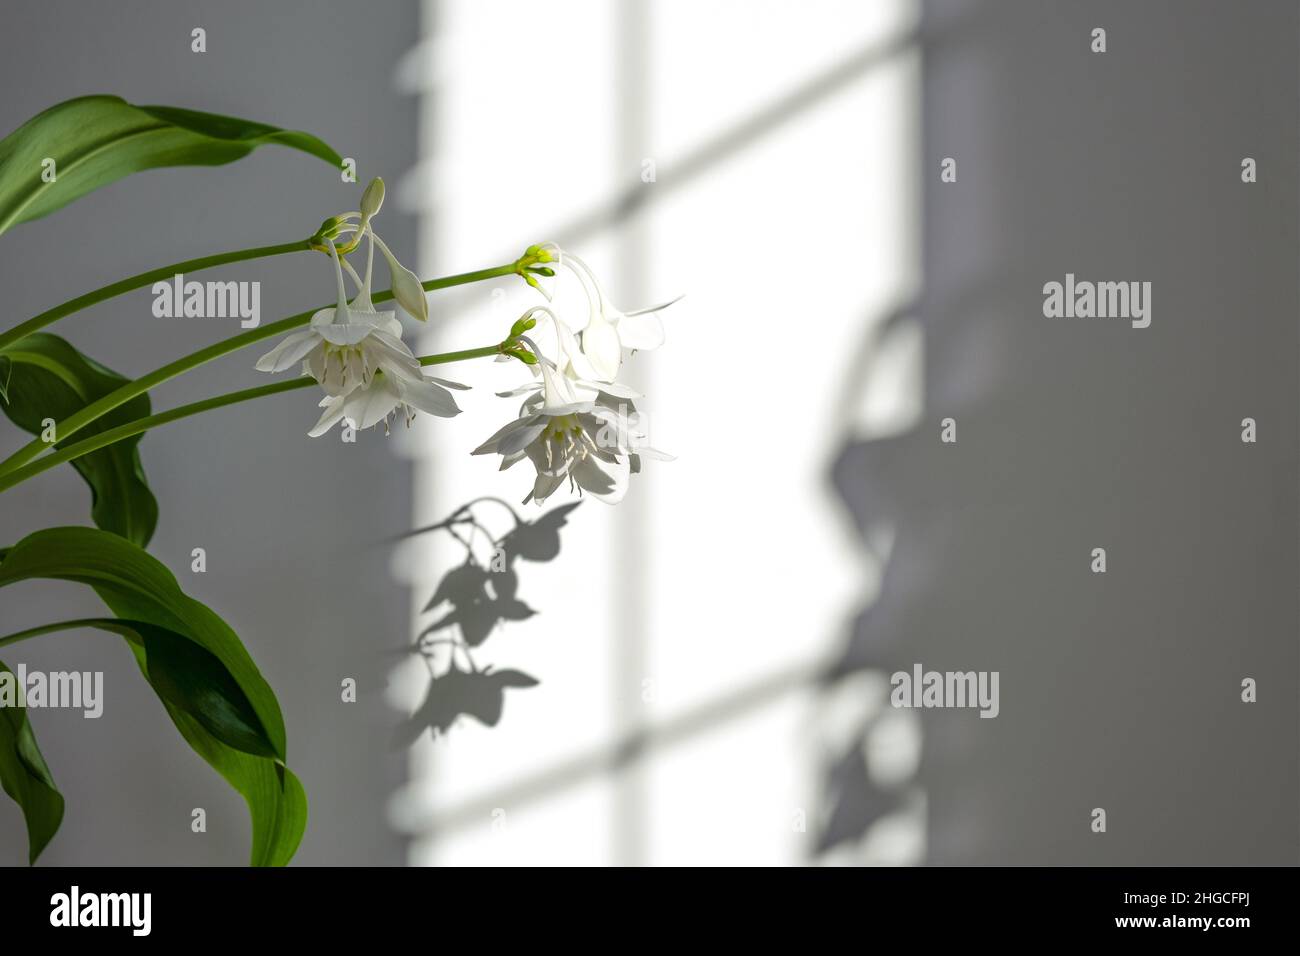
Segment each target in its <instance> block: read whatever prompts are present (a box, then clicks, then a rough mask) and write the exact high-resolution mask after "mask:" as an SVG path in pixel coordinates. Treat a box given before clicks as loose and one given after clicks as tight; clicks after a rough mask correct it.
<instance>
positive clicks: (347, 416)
mask: <svg viewBox="0 0 1300 956" xmlns="http://www.w3.org/2000/svg"><path fill="white" fill-rule="evenodd" d="M379 201H380V202H382V196H381V198H380V200H379ZM363 205H365V204H364V203H363ZM375 208H376V209H377V206H376V207H375ZM365 230H366V233H367V235H368V236H369V238H370V243H369V246H368V254H367V260H366V275H365V278H364V280H363V279H360V278H359V277H358V276H357V275H356V272H355V271H354V270H353V269H352V266H351V265H350V264H348V263H347V261H346V260H345V259H343V258H342V257H341V256H340V255H339V254H338V249H337V247H336V246H335V244H334V240H333V239H332V238H326V240H325V241H326V243H327V244H328V246H329V251H330V257H331V259H332V260H333V262H334V274H335V279H336V283H337V288H338V302H337V304H336V305H333V306H330V307H328V308H324V309H321V310H320V311H319V312H317V313H316V314H315V315H313V316H312V317H311V322H310V324H309V325H308V327H307V328H306V329H304V330H303V331H301V332H294V333H292V334H290V335H289V336H288V337H287V338H285V339H284V340H283V341H282V342H280V344H279V345H277V346H276V347H275V348H273V349H271V351H269V352H267V353H266V354H265V355H263V356H262V357H261V358H260V359H258V362H257V368H258V370H260V371H263V372H282V371H285V370H286V369H288V368H291V367H292V366H293V365H294V364H296V363H298V362H301V363H302V369H303V372H304V373H305V374H309V375H311V376H312V377H313V378H315V379H316V381H317V382H318V383H320V385H321V387H322V388H323V389H324V390H325V397H324V399H322V400H321V403H320V404H321V407H322V408H324V409H325V410H324V412H323V413H322V414H321V417H320V420H319V421H317V423H316V425H315V427H313V428H312V429H311V431H310V432H308V434H309V435H311V436H312V437H317V436H319V435H323V434H325V432H327V431H329V429H331V428H332V427H334V425H335V424H337V423H338V422H340V421H345V422H347V423H348V424H350V425H351V426H352V427H353V428H357V429H362V428H369V427H370V426H371V425H375V424H378V423H379V422H381V421H382V422H384V428H385V430H387V428H388V419H389V417H390V416H392V415H393V414H394V413H395V412H396V413H398V414H400V415H402V416H403V417H404V418H405V420H406V423H407V424H408V425H409V424H410V422H411V420H412V418H413V417H414V416H415V412H416V411H417V410H418V411H424V412H428V413H429V414H430V415H436V416H438V417H440V418H450V417H452V416H454V415H457V414H459V413H460V409H459V408H458V407H457V405H456V401H455V399H454V398H452V395H451V393H450V392H448V391H447V388H446V387H444V386H447V387H451V388H464V386H462V385H458V384H456V383H454V382H447V381H444V380H442V379H434V378H427V377H425V376H424V374H423V371H422V369H421V366H420V362H419V359H417V358H416V357H415V355H414V354H413V353H412V352H411V350H410V349H409V348H407V347H406V345H405V344H404V343H403V342H402V326H401V323H400V322H398V321H397V317H396V314H395V313H394V312H392V311H383V312H381V311H379V310H377V309H376V308H375V306H374V304H373V303H372V301H371V298H370V282H371V276H372V274H373V266H374V247H375V239H374V236H373V234H372V233H370V231H369V226H368V225H367V226H366V227H365ZM345 265H346V267H347V269H348V272H349V273H350V274H351V276H352V278H353V280H354V281H356V283H357V285H358V287H359V289H358V292H357V295H356V297H355V298H354V299H353V300H352V301H351V302H348V300H347V295H346V291H345V289H344V285H343V268H344V266H345ZM417 285H418V282H417ZM421 301H423V290H421Z"/></svg>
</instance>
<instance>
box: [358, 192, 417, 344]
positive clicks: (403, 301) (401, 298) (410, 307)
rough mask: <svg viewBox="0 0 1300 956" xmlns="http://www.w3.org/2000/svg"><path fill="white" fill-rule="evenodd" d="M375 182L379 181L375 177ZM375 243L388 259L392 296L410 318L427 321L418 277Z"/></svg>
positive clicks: (386, 247)
mask: <svg viewBox="0 0 1300 956" xmlns="http://www.w3.org/2000/svg"><path fill="white" fill-rule="evenodd" d="M375 182H380V181H379V180H378V179H376V180H375ZM382 192H383V184H382V183H380V193H381V195H382ZM371 235H372V236H373V235H374V233H373V232H371ZM376 239H378V237H377V236H376ZM376 244H377V245H378V246H379V251H380V252H382V253H383V254H384V258H385V259H387V260H388V272H389V274H390V275H391V276H392V277H393V298H394V299H395V300H397V304H398V305H400V306H401V307H402V308H403V309H405V310H406V311H407V312H408V313H409V314H410V315H411V317H412V318H415V319H419V320H420V321H421V322H428V321H429V300H428V299H427V298H426V297H425V295H424V287H423V286H422V285H420V277H419V276H417V275H416V274H415V273H414V272H412V271H411V270H410V269H408V268H406V266H404V265H402V264H401V263H400V262H398V261H397V257H396V256H394V255H393V254H392V253H391V252H389V251H388V246H387V245H385V244H384V243H383V242H376Z"/></svg>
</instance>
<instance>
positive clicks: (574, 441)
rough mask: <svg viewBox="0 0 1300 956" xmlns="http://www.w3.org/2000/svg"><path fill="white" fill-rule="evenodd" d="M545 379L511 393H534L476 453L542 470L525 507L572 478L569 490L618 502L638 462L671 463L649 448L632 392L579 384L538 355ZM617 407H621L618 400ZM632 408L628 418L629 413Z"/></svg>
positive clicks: (506, 465)
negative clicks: (659, 460)
mask: <svg viewBox="0 0 1300 956" xmlns="http://www.w3.org/2000/svg"><path fill="white" fill-rule="evenodd" d="M529 345H530V346H531V347H532V348H533V350H534V352H535V353H536V354H538V357H539V361H538V364H537V366H536V367H537V368H538V369H539V370H540V375H541V379H540V381H538V382H534V383H532V384H530V385H526V386H524V387H523V388H521V389H517V390H516V391H515V392H513V393H504V394H507V395H509V394H515V395H518V394H524V393H529V397H528V398H526V399H525V400H524V403H523V406H522V407H521V408H520V412H519V417H518V418H516V419H515V420H514V421H512V422H510V423H509V424H508V425H506V426H505V427H504V428H502V429H500V430H499V431H498V432H497V433H496V434H494V435H493V436H492V437H491V438H489V439H488V440H487V441H486V442H484V443H483V444H482V445H480V446H479V447H478V448H476V449H475V450H474V452H473V454H475V455H486V454H499V455H500V456H501V469H502V470H503V471H504V470H505V469H507V468H509V467H510V466H511V465H514V464H515V463H516V462H519V461H522V460H523V459H525V458H527V459H528V460H529V461H530V462H531V463H532V465H533V468H534V470H535V471H536V472H537V477H536V479H535V481H534V483H533V490H532V491H531V492H529V494H528V496H527V497H525V498H524V502H525V503H527V502H528V501H536V502H538V503H539V504H540V503H541V502H543V501H545V500H546V499H547V498H548V497H550V496H551V495H552V494H553V493H554V492H555V491H556V490H557V489H559V488H560V487H561V486H562V485H563V484H564V483H565V480H566V479H567V480H568V483H569V487H570V489H571V490H578V491H579V492H580V493H581V492H586V493H588V494H590V495H592V496H593V497H594V498H597V499H599V500H600V501H604V502H605V503H607V504H616V503H617V502H619V501H621V500H622V499H623V495H624V494H625V493H626V492H627V483H628V476H629V475H631V474H633V473H635V472H638V471H640V468H641V457H642V456H643V455H644V456H646V457H655V458H667V457H668V456H667V455H664V454H663V453H662V452H659V451H656V450H655V449H652V448H649V447H647V446H646V445H645V444H644V442H645V435H644V433H643V432H642V431H641V429H640V427H639V422H640V417H639V416H638V415H637V414H636V410H635V407H634V406H632V405H631V402H630V399H629V398H628V397H627V396H628V394H634V393H628V392H627V390H625V389H623V388H622V387H621V386H617V387H616V386H613V385H612V383H609V387H610V388H614V389H616V390H617V391H618V393H619V394H617V395H614V394H610V393H609V392H606V391H605V390H604V386H597V385H595V384H591V383H582V382H575V381H574V380H571V379H570V378H568V377H567V376H565V375H564V374H563V373H561V372H560V371H559V370H557V369H555V368H553V367H552V363H550V362H549V361H548V360H547V359H545V358H543V357H541V355H540V352H538V350H537V349H536V346H533V345H532V343H531V342H529ZM615 401H617V402H619V404H618V405H617V406H616V405H615V404H614V402H615ZM629 409H630V410H631V413H630V414H629Z"/></svg>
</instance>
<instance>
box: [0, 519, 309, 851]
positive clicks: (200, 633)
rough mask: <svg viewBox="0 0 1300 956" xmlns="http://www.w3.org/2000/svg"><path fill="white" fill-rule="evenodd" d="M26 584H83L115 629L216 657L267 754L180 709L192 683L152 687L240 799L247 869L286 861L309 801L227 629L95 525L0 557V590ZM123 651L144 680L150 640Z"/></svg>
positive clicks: (274, 715) (144, 558) (266, 693)
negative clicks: (246, 820) (244, 808)
mask: <svg viewBox="0 0 1300 956" xmlns="http://www.w3.org/2000/svg"><path fill="white" fill-rule="evenodd" d="M30 578H55V579H61V580H67V581H78V582H80V583H82V584H86V585H89V586H90V587H92V588H94V590H95V592H96V593H97V594H98V595H99V596H100V598H101V599H102V600H103V601H104V603H105V604H107V605H108V607H109V609H110V610H111V611H112V612H113V614H114V615H115V616H116V617H118V618H121V619H124V620H123V626H127V625H126V623H125V622H131V626H133V627H135V628H137V629H138V628H139V627H140V625H141V624H147V625H154V626H155V627H157V628H161V629H163V630H165V631H170V632H174V633H175V634H178V635H183V636H184V637H187V638H189V639H190V640H191V641H193V642H194V643H195V644H197V645H199V646H200V647H202V648H204V649H205V650H207V651H208V652H210V653H211V654H212V655H213V656H215V657H216V658H217V659H218V660H219V661H220V663H221V665H222V666H223V667H224V668H225V670H226V671H227V672H228V673H229V675H230V676H231V678H232V679H233V680H234V682H235V683H236V684H237V685H238V687H239V689H240V691H242V694H243V696H244V697H245V698H246V699H247V701H248V704H249V707H250V708H251V713H252V715H253V716H255V719H256V721H257V722H259V723H260V724H261V727H262V729H263V731H264V736H265V741H266V742H267V743H268V744H269V746H270V749H271V752H272V753H273V754H274V758H269V757H259V756H254V755H253V754H250V753H246V752H243V751H242V750H239V749H236V748H235V747H232V746H230V745H229V744H228V743H226V742H224V741H223V740H221V739H220V738H219V737H218V736H216V735H214V734H213V732H212V731H211V730H209V729H208V727H206V726H204V722H203V721H201V720H200V719H199V718H198V717H196V716H195V713H194V712H193V710H191V709H188V705H187V704H185V701H186V699H187V697H192V695H193V690H192V688H193V687H195V686H196V682H197V681H198V679H197V678H194V677H192V676H191V677H186V678H183V679H182V678H176V677H175V676H174V675H173V676H172V678H171V679H172V680H173V681H175V682H177V683H178V685H179V686H178V687H173V688H169V689H168V693H166V694H164V693H163V691H162V690H160V691H159V693H160V696H162V697H163V704H164V706H165V707H166V709H167V712H168V714H169V715H170V716H171V718H172V722H173V723H174V724H175V725H176V727H177V729H178V730H179V731H180V732H181V735H182V736H183V737H184V738H185V740H186V741H187V742H188V743H189V744H190V746H191V747H192V748H193V749H194V750H195V751H197V752H198V753H199V755H200V756H202V757H203V759H204V760H206V761H207V762H208V763H210V764H211V765H212V766H213V768H214V769H216V770H217V772H218V773H220V774H221V775H222V776H223V777H225V778H226V780H227V781H228V782H229V783H230V785H231V786H233V787H234V788H235V789H236V790H238V791H239V792H240V793H241V794H242V795H243V797H244V799H245V800H246V801H247V803H248V807H249V812H250V814H251V816H252V823H253V849H252V863H253V865H254V866H281V865H283V864H285V863H287V862H289V860H290V859H291V858H292V857H293V854H294V852H295V851H296V850H297V847H298V843H299V841H300V840H301V839H302V834H303V830H304V828H305V827H306V823H307V796H306V794H305V792H304V791H303V788H302V784H300V783H299V782H298V779H297V778H296V777H295V776H294V775H293V774H292V773H291V772H290V771H289V770H288V768H287V767H285V766H284V763H283V761H284V759H285V735H284V721H283V719H282V717H281V715H280V707H279V704H277V703H276V700H275V694H274V693H273V692H272V691H271V688H270V686H268V685H267V683H266V681H265V680H264V679H263V678H262V675H261V674H260V673H259V672H258V670H257V667H256V665H255V664H254V663H253V660H252V658H251V657H249V656H248V652H247V651H246V650H245V649H244V646H243V644H241V643H240V641H239V638H238V636H236V634H235V632H234V631H232V630H231V629H230V627H229V625H227V624H226V623H225V621H223V620H222V619H221V618H220V617H218V616H217V615H216V614H215V613H213V612H212V610H211V609H210V608H208V607H207V606H206V605H204V604H201V603H200V602H198V601H196V600H194V599H193V598H191V597H188V596H187V595H186V594H185V593H184V592H182V591H181V589H180V586H179V585H178V584H177V583H176V579H175V578H174V577H173V576H172V574H171V572H170V571H168V570H167V569H166V568H165V567H164V566H163V565H162V564H160V563H159V562H158V561H157V560H156V559H155V558H153V557H152V556H151V555H149V554H148V552H146V551H144V550H143V549H141V548H139V547H136V546H135V545H133V544H131V543H130V542H129V541H127V540H125V539H124V538H121V537H118V536H117V535H114V534H110V533H108V532H105V531H99V530H96V529H94V528H49V529H46V530H44V531H38V532H36V533H35V534H31V535H28V536H27V537H26V538H23V539H22V540H21V541H19V542H18V543H17V544H16V545H14V546H13V547H12V548H10V549H8V550H7V551H5V552H0V587H4V586H5V585H8V584H12V583H14V582H16V581H22V580H27V579H30ZM167 639H168V640H170V638H167ZM131 648H132V650H133V651H134V652H135V654H136V658H137V660H138V661H139V662H140V665H141V667H142V668H143V669H144V670H145V673H146V675H150V671H149V650H150V645H149V640H148V638H147V637H146V638H145V639H144V640H141V641H138V642H137V641H133V642H131ZM182 653H183V652H182ZM169 661H170V662H171V666H173V667H184V666H185V662H184V660H183V659H182V658H181V657H175V658H170V659H169ZM155 686H157V685H155ZM187 688H189V690H187Z"/></svg>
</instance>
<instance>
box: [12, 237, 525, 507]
mask: <svg viewBox="0 0 1300 956" xmlns="http://www.w3.org/2000/svg"><path fill="white" fill-rule="evenodd" d="M518 274H519V267H518V264H517V263H514V262H511V263H509V264H507V265H502V266H495V267H494V268H491V269H480V270H479V271H477V272H465V273H462V274H461V275H454V276H446V277H444V278H441V279H430V280H429V281H428V282H423V283H421V285H422V286H423V288H424V290H425V291H426V292H432V291H434V290H436V289H447V288H451V287H452V286H458V285H467V284H469V283H471V282H482V281H483V280H485V279H496V278H500V277H502V276H511V275H518ZM392 297H393V290H392V289H386V290H385V291H383V292H379V293H376V294H375V295H374V296H372V297H371V301H372V302H375V303H379V302H387V301H388V300H389V299H391V298H392ZM320 308H327V306H321V307H319V308H316V309H308V310H307V311H306V312H299V313H298V314H297V315H291V316H289V317H288V318H287V319H281V320H280V321H279V322H272V323H271V324H270V325H264V326H261V327H260V328H256V329H249V330H248V331H247V332H244V333H242V334H240V335H235V336H232V337H230V338H228V339H223V340H222V341H220V342H214V343H213V344H212V345H209V346H208V347H207V348H203V349H199V350H198V351H197V352H195V353H194V354H192V355H187V356H185V357H184V358H180V359H177V360H176V361H175V362H171V363H169V364H167V365H164V366H163V367H162V368H160V369H155V370H154V371H152V372H150V373H149V374H148V375H143V376H141V377H140V378H137V379H136V380H135V381H133V382H127V383H126V384H125V385H123V386H122V387H121V388H119V389H117V390H116V391H113V392H109V393H108V394H107V395H105V396H104V397H103V398H101V399H99V400H97V401H94V402H91V403H90V404H89V405H87V406H86V407H85V408H83V409H81V410H80V411H78V412H76V413H74V414H72V415H70V416H68V418H67V419H65V420H64V421H61V422H59V423H57V424H56V425H55V430H54V434H55V435H56V436H57V438H58V440H59V441H60V442H62V441H66V440H67V439H68V438H70V437H71V436H73V435H75V434H76V433H77V432H78V431H80V430H81V429H83V428H85V427H86V426H87V425H89V424H90V423H91V422H93V421H95V419H97V418H99V417H100V416H101V415H107V414H108V413H109V412H111V411H112V410H113V409H115V408H117V407H118V406H120V405H122V404H124V403H125V402H129V401H130V400H131V399H133V398H135V397H136V396H137V395H142V394H144V393H145V392H147V391H149V390H150V389H152V388H154V387H156V386H158V385H161V384H162V383H163V382H166V381H168V380H170V379H173V378H175V377H176V376H178V375H181V374H183V373H185V372H188V371H189V370H190V369H194V368H198V367H199V366H200V365H203V364H205V363H207V362H211V361H212V360H213V359H218V358H220V357H221V356H223V355H226V354H228V353H230V352H235V351H237V350H239V349H242V348H244V347H245V346H246V345H252V344H253V343H254V342H260V341H262V340H263V339H269V338H273V337H274V336H277V335H280V334H281V333H284V332H291V331H293V330H294V329H296V328H298V327H299V326H301V325H306V324H307V323H308V322H309V321H311V317H312V316H313V315H315V314H316V313H317V312H318V311H320ZM105 434H107V433H105ZM49 447H50V444H49V443H48V442H45V441H42V440H41V439H39V438H37V439H35V440H33V441H31V442H28V443H27V444H26V445H24V446H23V447H22V448H20V449H18V451H16V452H14V453H13V454H12V455H10V456H9V457H8V458H6V459H5V460H4V461H2V462H0V476H4V475H7V474H10V473H11V472H13V471H15V470H17V469H19V468H21V467H22V466H24V465H26V464H27V463H28V462H30V461H33V460H35V459H36V458H39V457H40V456H41V453H42V452H44V451H46V450H47V449H48V448H49ZM0 487H8V486H0Z"/></svg>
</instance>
